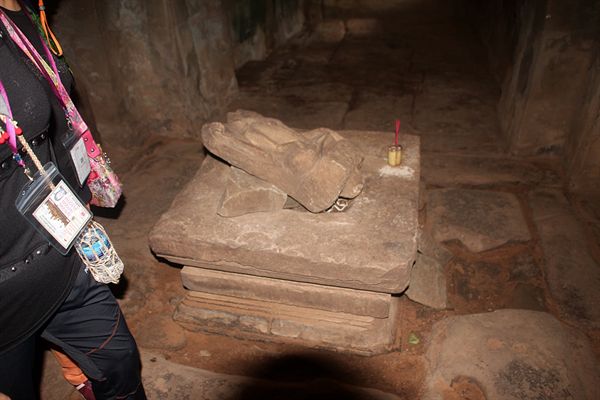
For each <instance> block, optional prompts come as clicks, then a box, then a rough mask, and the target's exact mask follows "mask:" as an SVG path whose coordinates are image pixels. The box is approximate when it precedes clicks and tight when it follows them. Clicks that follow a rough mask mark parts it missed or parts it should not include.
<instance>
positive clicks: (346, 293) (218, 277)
mask: <svg viewBox="0 0 600 400" xmlns="http://www.w3.org/2000/svg"><path fill="white" fill-rule="evenodd" d="M181 279H182V281H183V286H184V287H185V288H186V289H189V290H193V291H202V292H205V293H212V294H217V295H228V296H232V297H239V298H245V299H252V300H262V301H269V302H274V303H281V304H288V305H296V306H303V307H308V308H315V309H318V310H326V311H334V312H343V313H347V314H356V315H363V316H370V317H375V318H387V317H388V316H389V315H390V307H391V306H390V304H391V301H392V298H391V296H390V295H388V294H384V293H375V292H367V291H364V290H353V289H344V288H336V287H328V286H323V285H313V284H309V283H300V282H289V281H282V280H279V279H269V278H263V277H254V276H250V275H242V274H235V273H229V272H222V271H215V270H214V269H211V268H210V265H207V266H206V268H197V267H183V269H182V271H181Z"/></svg>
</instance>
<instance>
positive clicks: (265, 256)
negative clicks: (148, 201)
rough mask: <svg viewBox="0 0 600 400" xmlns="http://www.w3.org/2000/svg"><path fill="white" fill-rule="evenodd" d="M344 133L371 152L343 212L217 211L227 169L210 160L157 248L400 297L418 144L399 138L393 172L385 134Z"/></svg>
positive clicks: (170, 215)
mask: <svg viewBox="0 0 600 400" xmlns="http://www.w3.org/2000/svg"><path fill="white" fill-rule="evenodd" d="M340 135H342V136H343V137H345V138H347V139H349V141H350V142H352V143H353V144H354V145H355V146H357V147H358V148H359V149H360V151H361V155H362V156H363V157H364V162H363V166H362V171H363V174H364V176H365V188H364V190H363V193H362V194H361V195H360V196H358V197H357V198H356V199H355V200H354V201H353V202H352V203H351V205H350V207H349V208H348V209H347V210H346V211H344V212H341V213H325V214H313V213H309V212H300V211H298V210H281V211H278V212H272V213H261V214H248V215H243V216H240V217H237V218H223V217H220V216H219V215H217V213H216V209H217V207H218V202H219V199H220V196H221V193H222V191H223V187H224V185H225V182H226V179H227V174H228V171H229V167H227V166H226V165H225V164H223V163H221V162H219V161H217V160H215V159H214V158H212V157H207V159H206V161H205V163H204V164H203V165H202V168H201V169H200V171H199V172H198V174H197V175H196V177H195V178H194V179H193V180H192V182H190V184H189V185H188V186H187V188H186V189H184V190H183V191H182V192H181V193H180V194H179V195H178V196H177V199H176V200H175V201H174V202H173V204H172V206H171V208H170V210H169V211H168V212H167V213H165V214H164V215H163V216H162V218H161V219H160V221H159V222H158V223H157V224H156V225H155V227H154V228H153V230H152V232H151V233H150V244H151V247H152V249H153V250H154V252H155V253H156V254H158V255H160V256H162V257H165V258H167V259H169V260H170V261H173V262H176V263H179V264H183V265H187V266H194V265H198V266H205V265H211V266H212V268H213V269H218V270H222V271H229V272H238V273H243V274H249V275H255V276H264V277H272V278H279V279H284V280H291V281H299V282H307V283H318V284H322V285H328V286H337V287H346V288H353V289H364V290H372V291H377V292H385V293H401V292H402V291H404V289H406V287H407V286H408V282H409V275H410V268H411V267H412V265H413V262H414V260H415V257H416V238H417V206H418V191H419V174H420V169H419V140H418V138H417V137H414V136H408V135H407V136H404V137H403V138H402V140H403V141H404V143H405V151H404V153H405V160H404V161H405V163H404V164H403V165H402V166H401V167H398V168H393V167H389V166H387V164H386V155H387V144H388V140H387V138H386V137H384V136H383V135H381V134H380V133H379V132H351V131H349V132H340ZM198 204H202V205H203V206H202V207H198ZM392 205H393V206H392Z"/></svg>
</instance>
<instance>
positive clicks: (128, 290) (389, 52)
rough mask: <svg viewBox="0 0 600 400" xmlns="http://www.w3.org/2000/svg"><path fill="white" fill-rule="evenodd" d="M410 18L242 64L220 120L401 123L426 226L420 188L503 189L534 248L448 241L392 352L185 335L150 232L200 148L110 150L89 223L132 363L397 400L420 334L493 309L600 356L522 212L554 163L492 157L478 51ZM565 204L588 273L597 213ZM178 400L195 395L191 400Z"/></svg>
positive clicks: (490, 95)
mask: <svg viewBox="0 0 600 400" xmlns="http://www.w3.org/2000/svg"><path fill="white" fill-rule="evenodd" d="M421 4H424V3H421ZM421 7H425V9H415V10H411V9H407V10H406V11H405V12H404V13H403V14H402V15H398V16H387V17H386V18H384V19H383V20H384V22H385V24H384V25H383V26H384V28H383V29H382V30H380V31H379V32H377V31H373V29H371V28H370V27H371V23H370V21H368V20H362V21H361V20H352V21H350V22H347V23H346V27H345V28H344V26H343V24H342V25H341V26H340V25H339V23H338V22H339V21H337V22H336V21H333V22H331V23H329V24H325V25H322V26H321V29H319V30H318V31H317V33H316V34H315V35H313V36H309V35H304V36H301V37H299V38H297V39H295V40H294V41H293V42H291V43H290V44H289V45H287V46H286V47H285V48H282V49H279V50H278V51H276V52H275V53H274V54H272V55H271V56H270V57H269V58H268V59H267V60H266V61H260V62H250V63H249V64H247V65H246V66H245V67H243V68H242V69H241V70H240V71H239V74H238V79H239V84H240V96H239V99H238V100H237V101H236V102H235V104H232V106H231V109H236V108H244V109H250V110H254V111H257V112H259V113H262V114H264V115H267V116H272V117H276V118H278V119H281V120H282V121H283V122H284V123H286V124H289V125H291V126H294V127H299V128H314V127H319V126H325V127H329V128H332V129H369V130H382V131H387V132H389V135H390V141H391V140H392V138H393V127H394V120H395V119H396V118H400V119H401V120H402V124H403V125H402V129H403V132H405V133H411V134H416V135H419V136H420V137H421V140H422V153H423V155H422V160H423V161H422V169H423V173H422V180H423V182H424V189H425V191H424V193H423V194H422V197H423V204H422V209H421V210H420V211H421V214H420V217H421V220H422V222H423V223H424V224H425V223H426V222H427V218H428V215H427V207H426V206H427V205H426V204H425V200H426V198H427V197H426V193H427V191H430V190H434V189H438V188H479V189H484V190H493V191H501V192H508V193H513V194H515V195H516V196H517V198H518V199H519V201H520V205H521V212H522V213H523V215H524V217H525V219H526V221H527V224H528V227H529V230H530V232H531V240H529V241H527V242H524V243H510V242H509V243H507V244H505V245H502V246H500V247H499V248H495V249H492V250H490V251H485V252H481V253H473V252H470V251H469V250H468V249H467V248H466V247H465V246H463V245H462V244H461V243H460V242H458V241H453V242H450V243H446V247H447V248H448V249H449V250H450V251H451V252H452V254H453V258H452V260H451V261H450V262H449V263H448V264H447V265H446V266H445V273H446V277H447V282H448V293H449V303H450V305H451V307H450V308H449V309H448V310H445V311H434V310H432V309H429V308H427V307H424V306H421V305H419V304H416V303H414V302H411V301H410V300H408V299H406V298H403V299H402V300H401V301H402V304H403V307H400V311H399V312H400V315H399V321H400V323H399V324H398V326H397V342H396V346H395V350H394V351H393V352H391V353H389V354H384V355H379V356H374V357H359V356H352V355H344V354H337V353H329V352H324V351H311V350H310V349H306V348H299V347H293V346H289V345H282V344H272V343H263V342H254V341H245V340H238V339H236V338H232V337H226V336H216V335H208V334H203V333H201V332H189V331H186V330H184V329H182V328H181V327H180V326H179V325H177V324H175V323H174V322H172V320H171V315H172V313H173V311H174V308H175V305H176V304H177V302H178V301H180V300H181V299H182V297H183V295H184V290H183V288H182V287H181V283H180V278H179V267H178V266H176V265H169V264H167V263H165V262H162V261H161V260H158V259H156V258H155V257H154V256H153V255H152V253H151V251H150V250H149V248H148V245H147V235H148V232H149V231H150V229H151V228H152V226H153V224H154V222H155V221H156V220H157V219H158V217H159V216H160V215H161V213H162V212H164V211H165V210H166V209H167V208H168V207H169V205H170V202H171V200H172V199H173V198H174V196H175V195H176V194H177V193H178V191H179V190H180V189H181V188H182V186H183V185H185V184H186V182H187V181H188V180H189V179H190V178H191V177H192V176H193V174H194V173H195V171H196V169H197V168H198V167H199V165H200V163H201V161H202V159H203V150H202V146H201V144H200V143H198V142H196V141H193V140H172V139H165V138H161V137H150V138H148V139H147V140H146V141H145V144H144V145H143V146H142V147H139V148H134V149H119V148H117V147H116V146H115V145H112V146H111V145H110V143H109V144H108V145H109V151H110V152H111V156H112V158H113V159H114V160H115V164H116V167H117V169H118V170H119V171H120V173H121V175H122V178H123V181H124V184H125V191H126V202H125V204H124V206H123V207H122V209H120V212H119V213H118V215H110V213H105V212H98V215H99V216H100V218H99V219H100V220H101V222H102V223H104V224H105V225H106V226H107V228H108V229H109V232H110V233H111V236H112V238H113V241H114V242H115V243H116V247H117V249H118V250H119V252H120V254H121V255H122V257H123V259H124V260H125V262H126V272H125V279H124V281H123V283H122V284H121V285H119V287H116V288H115V293H117V294H118V296H119V297H120V299H121V304H122V307H123V310H124V312H125V314H126V316H127V319H128V322H129V324H130V327H131V329H132V331H133V332H134V334H135V336H136V337H137V339H138V342H139V345H140V347H141V348H142V351H143V352H151V353H152V354H157V355H162V356H164V357H165V358H166V359H167V360H169V361H171V362H174V363H176V364H179V365H185V366H192V367H195V368H199V369H204V370H208V371H213V372H217V373H222V374H232V375H242V376H252V377H260V378H267V379H273V380H278V381H280V380H290V381H294V382H298V381H302V380H308V379H311V378H316V377H319V378H331V379H333V380H335V381H338V382H344V383H348V384H352V385H357V386H364V387H370V388H376V389H380V390H382V391H386V392H391V393H394V394H396V395H398V396H399V397H400V398H405V399H417V398H419V396H420V393H421V390H422V389H421V388H422V383H423V379H424V377H425V374H426V364H425V361H424V356H423V354H424V351H425V349H426V344H427V339H428V335H429V333H430V331H431V326H432V324H433V323H434V322H435V321H438V320H441V319H443V318H445V317H447V316H449V315H456V314H470V313H478V312H487V311H492V310H497V309H502V308H521V309H532V310H546V311H548V312H550V313H551V314H553V315H555V316H557V317H559V318H561V319H562V320H565V321H567V322H568V324H570V325H571V326H575V327H576V328H578V329H580V330H582V331H584V332H585V333H586V334H587V335H588V336H589V337H590V339H591V340H592V344H593V346H594V348H595V350H596V353H597V354H600V334H599V331H598V329H597V328H595V327H594V326H595V325H593V324H591V325H590V324H586V323H581V324H579V323H578V322H577V321H578V319H577V318H575V319H571V318H568V316H567V317H565V314H564V313H563V312H561V308H560V305H559V304H557V300H556V299H555V298H554V297H553V296H552V294H551V292H550V289H549V287H548V279H547V273H546V269H545V259H544V253H543V249H542V246H541V241H540V238H539V235H538V233H537V228H536V225H535V222H534V219H533V211H534V210H532V203H531V202H530V201H529V195H530V193H531V192H532V191H534V190H537V189H539V188H549V189H551V190H556V189H558V190H560V188H561V185H562V182H561V175H560V171H559V169H558V168H557V164H558V162H557V161H556V160H552V159H535V160H530V159H513V158H510V157H506V156H504V155H503V148H504V143H503V142H502V139H501V137H500V132H499V127H498V121H497V114H496V110H495V105H496V103H497V101H498V97H499V89H498V85H497V83H496V82H495V81H494V79H493V77H492V76H491V75H490V74H489V72H488V70H487V67H486V62H485V60H486V58H485V52H484V49H483V48H482V47H480V46H479V44H478V43H476V42H474V40H473V38H474V37H475V36H474V35H470V34H469V31H468V30H467V29H466V28H464V29H463V28H462V27H460V25H458V24H455V23H454V22H453V21H452V20H449V19H448V14H447V13H443V12H442V11H441V10H440V8H435V9H431V10H428V9H427V8H426V7H427V6H426V5H424V6H423V5H421ZM344 32H345V35H344ZM569 200H570V203H569V204H570V205H569V204H567V205H566V206H565V207H571V209H572V211H573V212H574V213H575V214H576V215H577V218H578V219H579V220H580V221H581V226H582V227H583V229H585V230H586V232H587V233H588V234H587V235H586V237H587V239H588V241H589V243H588V247H589V249H590V253H591V254H592V256H593V257H595V260H596V262H598V261H600V247H599V242H600V240H599V239H600V229H599V228H598V226H600V225H599V224H598V220H599V219H600V210H598V208H597V204H598V203H597V202H596V203H595V202H593V201H592V200H590V199H588V198H585V197H578V196H571V197H570V198H569ZM594 207H595V208H594ZM409 337H411V338H412V340H411V341H410V342H409ZM415 337H416V338H417V339H418V343H415V340H414V339H415ZM151 362H152V361H151ZM48 364H49V367H48V368H46V370H45V375H44V381H43V387H42V392H43V397H44V399H61V398H65V397H66V396H69V393H70V390H69V388H68V386H66V385H65V384H63V383H62V382H61V379H60V377H59V376H57V375H58V372H57V371H56V369H55V367H54V366H53V361H52V360H50V361H49V363H48ZM146 378H147V379H150V380H151V379H152V377H146ZM155 398H160V397H155ZM189 398H192V399H193V398H200V397H195V395H194V394H192V393H190V394H189ZM244 398H246V397H244ZM299 398H300V397H299Z"/></svg>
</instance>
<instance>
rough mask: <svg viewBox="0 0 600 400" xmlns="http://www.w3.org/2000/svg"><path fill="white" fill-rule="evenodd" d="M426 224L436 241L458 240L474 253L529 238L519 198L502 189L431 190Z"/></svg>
mask: <svg viewBox="0 0 600 400" xmlns="http://www.w3.org/2000/svg"><path fill="white" fill-rule="evenodd" d="M427 225H428V229H430V231H431V233H432V235H433V237H434V239H435V240H437V241H438V242H445V241H448V240H460V241H461V242H462V243H463V244H464V245H465V246H466V247H467V248H468V249H469V250H471V251H474V252H481V251H486V250H490V249H493V248H495V247H498V246H501V245H503V244H506V243H508V242H511V241H512V242H525V241H528V240H530V239H531V237H530V234H529V230H528V227H527V223H526V222H525V218H524V217H523V214H522V212H521V207H520V204H519V201H518V200H517V198H516V197H515V196H514V195H513V194H510V193H503V192H494V191H488V190H471V189H437V190H432V191H430V192H429V193H428V200H427Z"/></svg>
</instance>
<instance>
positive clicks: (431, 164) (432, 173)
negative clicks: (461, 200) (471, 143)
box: [423, 153, 558, 185]
mask: <svg viewBox="0 0 600 400" xmlns="http://www.w3.org/2000/svg"><path fill="white" fill-rule="evenodd" d="M548 175H553V176H548ZM557 175H558V173H557V172H553V171H552V170H548V169H546V168H542V167H540V166H538V165H536V164H534V163H531V162H526V161H523V160H518V159H515V158H505V157H494V156H488V157H480V156H461V155H446V154H436V153H424V154H423V179H424V180H425V181H426V182H427V183H428V184H430V185H457V184H463V185H490V184H499V183H504V184H515V183H523V184H529V185H534V184H538V183H541V182H546V181H547V180H550V179H548V178H556V177H557ZM553 181H554V182H558V180H557V179H553Z"/></svg>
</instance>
